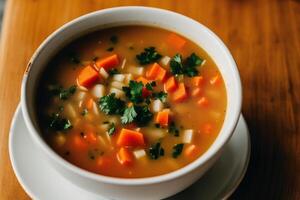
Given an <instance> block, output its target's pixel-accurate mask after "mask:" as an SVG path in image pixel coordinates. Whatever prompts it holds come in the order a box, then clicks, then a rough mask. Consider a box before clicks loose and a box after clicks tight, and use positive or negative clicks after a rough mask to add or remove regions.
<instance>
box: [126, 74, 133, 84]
mask: <svg viewBox="0 0 300 200" xmlns="http://www.w3.org/2000/svg"><path fill="white" fill-rule="evenodd" d="M124 76H125V80H124V83H125V84H129V82H130V80H132V79H133V76H132V74H124Z"/></svg>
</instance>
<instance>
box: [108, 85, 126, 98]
mask: <svg viewBox="0 0 300 200" xmlns="http://www.w3.org/2000/svg"><path fill="white" fill-rule="evenodd" d="M109 93H110V94H111V93H115V94H116V97H117V98H124V97H125V93H124V92H123V91H122V90H120V89H117V88H114V87H112V88H110V91H109Z"/></svg>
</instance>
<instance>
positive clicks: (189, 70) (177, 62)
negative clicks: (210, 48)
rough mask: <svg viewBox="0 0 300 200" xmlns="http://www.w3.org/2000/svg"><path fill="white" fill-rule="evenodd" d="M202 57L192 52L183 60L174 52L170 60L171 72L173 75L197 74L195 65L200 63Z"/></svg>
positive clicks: (190, 75) (191, 75)
mask: <svg viewBox="0 0 300 200" xmlns="http://www.w3.org/2000/svg"><path fill="white" fill-rule="evenodd" d="M202 62H203V59H201V58H200V57H199V56H197V55H196V54H195V53H192V54H191V55H190V56H189V57H187V58H186V59H185V60H184V61H183V60H182V56H181V55H180V54H176V55H175V56H174V57H173V58H172V59H171V61H170V67H171V73H172V74H174V75H180V74H184V75H187V76H189V77H193V76H197V75H198V74H199V72H198V70H197V68H196V67H197V66H199V65H201V64H202Z"/></svg>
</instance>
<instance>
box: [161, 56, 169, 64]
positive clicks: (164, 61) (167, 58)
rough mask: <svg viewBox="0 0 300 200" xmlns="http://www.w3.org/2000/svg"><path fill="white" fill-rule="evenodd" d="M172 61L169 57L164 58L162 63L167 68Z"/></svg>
mask: <svg viewBox="0 0 300 200" xmlns="http://www.w3.org/2000/svg"><path fill="white" fill-rule="evenodd" d="M170 60H171V58H170V57H169V56H164V57H162V59H161V60H160V62H161V64H162V65H164V66H167V65H168V64H169V62H170Z"/></svg>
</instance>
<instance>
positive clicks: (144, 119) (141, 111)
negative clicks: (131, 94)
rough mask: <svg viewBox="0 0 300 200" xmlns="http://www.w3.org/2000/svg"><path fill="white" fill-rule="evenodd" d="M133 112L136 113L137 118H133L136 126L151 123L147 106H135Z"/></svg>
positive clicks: (150, 114) (151, 115)
mask: <svg viewBox="0 0 300 200" xmlns="http://www.w3.org/2000/svg"><path fill="white" fill-rule="evenodd" d="M134 110H135V112H136V113H137V116H136V117H135V118H134V122H135V123H136V124H137V125H138V126H145V125H147V124H148V123H149V122H150V121H151V119H152V117H153V114H152V113H151V112H150V110H149V107H148V105H142V106H137V105H135V106H134Z"/></svg>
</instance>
